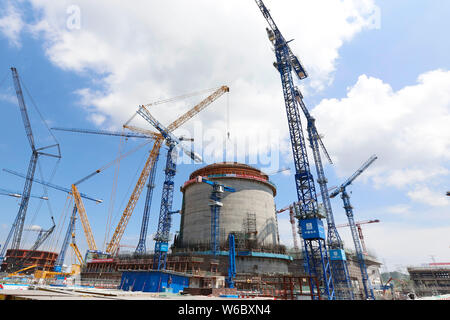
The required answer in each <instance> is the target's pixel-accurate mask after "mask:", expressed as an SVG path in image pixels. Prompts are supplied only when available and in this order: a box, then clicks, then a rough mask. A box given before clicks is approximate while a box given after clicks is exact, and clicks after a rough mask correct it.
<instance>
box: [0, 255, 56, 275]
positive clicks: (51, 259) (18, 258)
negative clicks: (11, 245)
mask: <svg viewBox="0 0 450 320" xmlns="http://www.w3.org/2000/svg"><path fill="white" fill-rule="evenodd" d="M57 257H58V254H57V253H56V252H49V251H38V250H33V251H30V250H24V249H8V250H7V251H6V256H5V260H4V261H3V263H2V264H1V271H2V272H10V271H12V270H14V268H15V267H16V266H17V267H19V268H26V267H30V266H32V265H35V266H36V268H37V269H40V270H43V271H50V270H53V268H54V266H55V261H56V259H57ZM14 271H15V270H14ZM32 272H34V270H29V271H28V273H32ZM26 273H27V272H26Z"/></svg>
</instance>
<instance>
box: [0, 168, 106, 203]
mask: <svg viewBox="0 0 450 320" xmlns="http://www.w3.org/2000/svg"><path fill="white" fill-rule="evenodd" d="M3 171H5V172H8V173H10V174H13V175H15V176H18V177H21V178H26V176H25V175H24V174H22V173H18V172H15V171H13V170H9V169H3ZM33 182H36V183H39V184H42V185H44V186H47V187H50V188H52V189H56V190H59V191H63V192H67V193H69V194H72V190H71V189H68V188H64V187H61V186H58V185H56V184H53V183H50V182H46V181H42V180H39V179H36V178H33ZM79 195H80V197H82V198H84V199H88V200H91V201H95V202H97V203H101V202H103V200H101V199H95V198H92V197H90V196H88V195H86V194H84V193H81V192H80V193H79Z"/></svg>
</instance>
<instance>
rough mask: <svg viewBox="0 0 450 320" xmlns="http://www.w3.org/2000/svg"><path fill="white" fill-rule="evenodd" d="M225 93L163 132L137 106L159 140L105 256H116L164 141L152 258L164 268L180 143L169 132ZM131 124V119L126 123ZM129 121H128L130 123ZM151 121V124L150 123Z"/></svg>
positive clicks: (217, 93) (221, 91) (214, 95)
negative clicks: (160, 192)
mask: <svg viewBox="0 0 450 320" xmlns="http://www.w3.org/2000/svg"><path fill="white" fill-rule="evenodd" d="M225 92H229V88H228V87H227V86H222V87H220V88H219V89H217V90H216V91H215V92H213V93H212V94H211V95H209V96H208V97H207V98H206V99H204V100H203V101H201V102H200V103H199V104H197V105H196V106H195V107H193V108H192V109H191V110H189V111H188V112H186V113H185V114H184V115H182V116H181V117H180V118H178V119H177V120H175V121H174V122H172V123H171V124H170V125H169V126H168V127H167V128H165V127H164V126H162V125H161V124H160V123H159V122H158V121H156V119H154V118H153V116H152V115H151V114H150V112H149V111H148V110H147V109H146V107H145V106H140V107H139V110H138V111H137V114H139V115H141V116H142V117H144V119H146V120H147V121H150V123H152V125H153V124H154V125H156V128H157V129H159V130H158V131H159V134H160V136H159V137H158V138H156V139H155V141H154V144H153V148H152V150H151V151H150V155H149V157H148V158H147V161H146V163H145V165H144V168H143V170H142V172H141V175H140V177H139V179H138V181H137V183H136V186H135V188H134V190H133V192H132V194H131V197H130V199H129V201H128V204H127V207H126V208H125V210H124V212H123V214H122V217H121V219H120V221H119V224H118V225H117V227H116V229H115V231H114V234H113V236H112V238H111V241H110V242H109V243H108V246H107V248H106V252H109V253H112V252H116V251H117V249H118V246H119V243H120V240H121V238H122V235H123V233H124V232H125V228H126V226H127V224H128V221H129V219H130V217H131V214H132V213H133V210H134V207H135V206H136V203H137V200H138V199H139V196H140V194H141V192H142V189H143V187H144V184H145V181H147V179H148V177H149V175H150V172H151V170H152V168H153V167H154V166H155V164H156V161H157V159H158V156H159V150H160V148H161V146H162V143H163V142H164V140H166V143H168V142H169V141H170V143H169V150H168V153H167V160H166V169H165V181H164V185H163V192H162V198H161V208H160V215H159V220H158V230H157V232H156V236H155V240H156V243H155V255H154V264H153V265H154V266H155V265H156V266H157V268H158V270H159V269H161V267H163V268H165V262H166V252H167V248H168V237H169V231H170V224H171V221H170V219H171V218H170V214H171V213H172V211H171V210H172V197H173V178H174V175H175V171H176V163H175V162H174V159H173V156H174V154H173V149H174V147H175V145H177V144H179V142H180V141H181V140H180V139H179V138H177V137H175V136H174V135H173V134H172V133H171V132H172V131H174V130H175V129H177V128H178V127H180V126H181V125H182V124H184V123H185V122H186V121H188V120H189V119H191V118H192V117H193V116H195V115H196V114H197V113H198V112H200V111H201V110H203V109H204V108H205V107H207V106H208V105H209V104H211V103H212V102H213V101H215V100H216V99H217V98H219V97H220V96H221V95H222V94H224V93H225ZM130 120H131V119H130ZM130 120H129V121H130ZM153 120H154V121H153ZM129 121H128V122H127V123H126V124H125V126H127V125H128V123H129ZM185 152H186V153H187V154H188V155H189V156H191V157H192V158H193V159H196V158H197V160H198V159H199V158H198V156H197V155H196V154H195V153H192V152H191V151H188V150H186V149H185Z"/></svg>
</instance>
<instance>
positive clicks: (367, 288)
mask: <svg viewBox="0 0 450 320" xmlns="http://www.w3.org/2000/svg"><path fill="white" fill-rule="evenodd" d="M376 159H377V157H376V156H375V155H373V156H371V157H370V158H369V159H368V160H367V161H366V162H365V163H364V164H363V165H362V166H361V168H359V169H358V170H357V171H356V172H355V173H354V174H353V175H352V176H351V177H350V178H348V179H347V180H346V181H345V182H344V183H343V184H342V185H341V186H340V187H339V188H337V189H336V190H334V191H333V192H332V193H331V194H330V198H334V197H336V196H337V195H338V194H339V193H340V194H341V198H342V201H343V202H344V209H345V213H346V215H347V218H348V223H349V225H350V230H351V233H352V238H353V243H354V244H355V252H356V257H357V259H358V264H359V269H360V270H361V276H362V283H363V287H364V294H365V297H366V299H369V300H374V299H375V296H374V293H373V289H372V286H371V284H370V281H369V276H368V274H367V267H366V263H365V261H364V260H365V259H364V254H363V249H362V248H361V243H360V241H359V238H358V231H357V228H356V225H355V220H354V217H353V207H352V205H351V204H350V196H349V195H348V193H347V191H346V188H347V187H348V186H349V185H350V184H351V183H352V182H353V181H354V180H355V179H356V178H357V177H359V175H360V174H361V173H363V172H364V170H366V169H367V168H368V167H369V166H370V165H371V164H372V163H373V162H374V161H375V160H376Z"/></svg>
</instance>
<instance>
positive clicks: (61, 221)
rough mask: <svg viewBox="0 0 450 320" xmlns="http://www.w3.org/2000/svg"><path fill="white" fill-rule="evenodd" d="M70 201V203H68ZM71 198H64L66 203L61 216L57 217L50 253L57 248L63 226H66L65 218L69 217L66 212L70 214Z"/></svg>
mask: <svg viewBox="0 0 450 320" xmlns="http://www.w3.org/2000/svg"><path fill="white" fill-rule="evenodd" d="M69 200H70V201H69ZM72 200H73V199H72V196H70V195H68V196H67V197H66V202H65V203H64V207H63V210H62V211H61V215H60V216H59V219H58V223H57V230H55V232H54V234H53V235H52V237H51V240H50V243H51V246H50V251H56V248H57V247H58V243H59V239H60V238H61V233H62V230H64V226H65V225H66V219H67V216H69V214H68V212H70V210H69V209H70V208H71V207H72V202H73V201H72Z"/></svg>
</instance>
